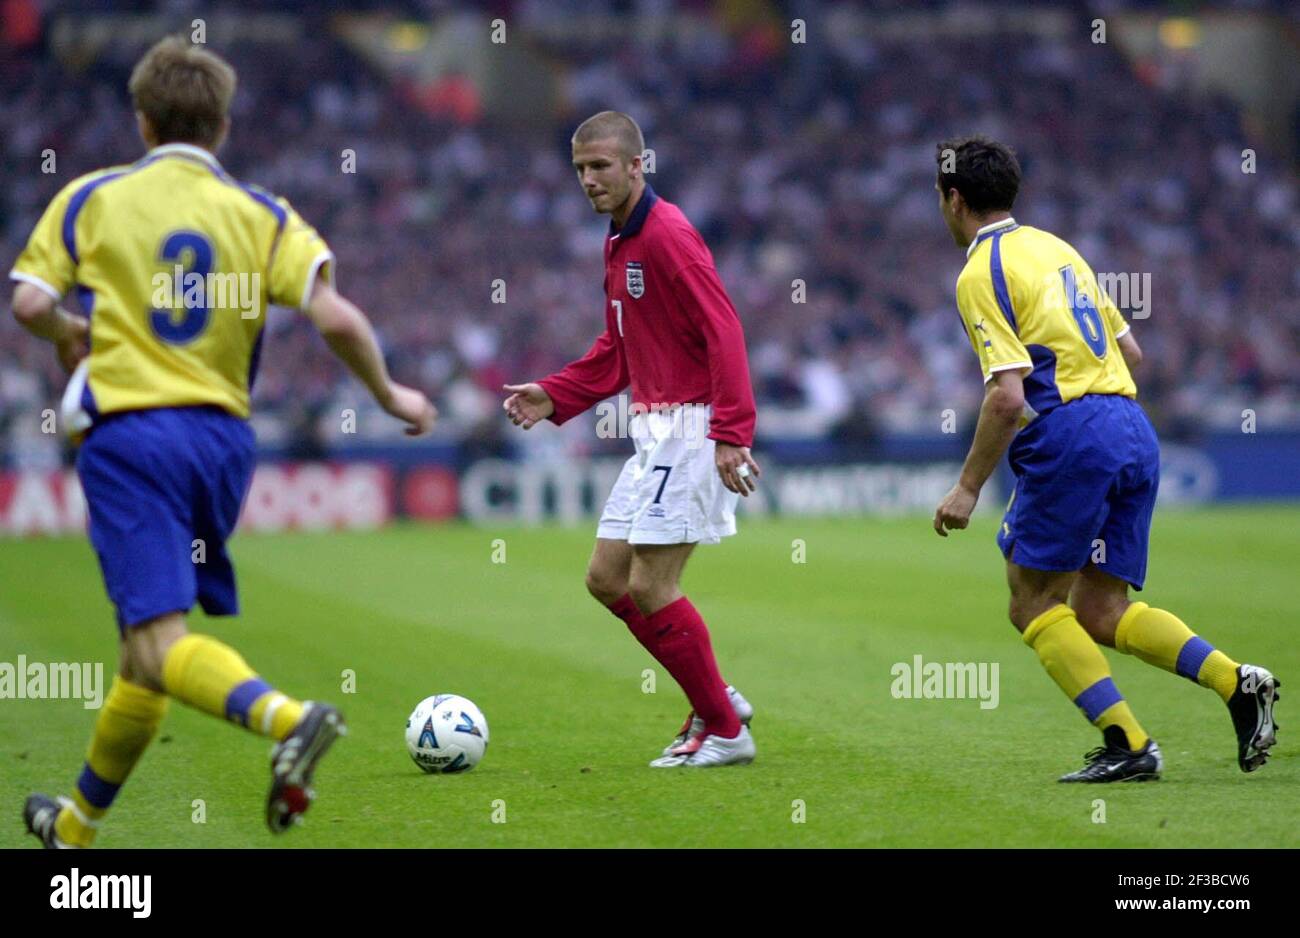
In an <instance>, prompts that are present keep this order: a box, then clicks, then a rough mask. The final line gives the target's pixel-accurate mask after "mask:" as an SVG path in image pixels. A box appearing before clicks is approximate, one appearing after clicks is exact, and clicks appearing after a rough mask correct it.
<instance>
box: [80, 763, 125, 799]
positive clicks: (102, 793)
mask: <svg viewBox="0 0 1300 938" xmlns="http://www.w3.org/2000/svg"><path fill="white" fill-rule="evenodd" d="M121 787H122V785H121V783H120V782H119V783H117V784H114V783H113V782H106V781H104V780H103V779H102V778H100V777H99V776H98V775H96V774H95V770H94V769H92V768H91V767H90V764H89V763H86V764H85V765H84V766H82V769H81V777H80V778H78V779H77V791H79V792H81V797H83V798H85V799H86V800H87V801H89V802H90V803H91V804H92V805H94V806H95V807H96V808H107V807H108V806H109V805H111V804H112V803H113V799H114V798H116V797H117V790H118V789H119V788H121Z"/></svg>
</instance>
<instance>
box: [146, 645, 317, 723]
mask: <svg viewBox="0 0 1300 938" xmlns="http://www.w3.org/2000/svg"><path fill="white" fill-rule="evenodd" d="M163 686H164V687H165V688H166V689H167V693H169V694H170V695H171V696H173V697H175V698H176V699H177V700H179V701H181V702H182V703H186V704H189V705H190V706H191V707H194V708H195V709H198V710H202V711H203V712H204V713H210V714H212V715H213V716H218V717H222V718H224V719H227V720H230V721H231V722H232V723H238V724H240V725H241V726H246V727H248V728H249V729H250V730H252V731H253V732H255V733H260V734H261V735H263V736H270V737H272V738H273V739H284V738H285V737H286V736H288V735H289V731H290V730H292V729H293V727H294V726H295V725H296V724H297V722H298V721H299V720H300V719H302V711H303V705H302V703H301V701H297V700H294V699H293V698H292V697H287V696H285V695H284V694H282V693H280V692H279V691H278V690H276V689H275V688H274V687H272V686H271V685H270V684H268V683H266V681H264V680H262V679H261V678H259V677H258V676H257V675H256V674H255V673H254V671H253V669H252V668H250V667H249V666H248V663H247V662H246V661H244V659H243V658H242V657H241V656H240V654H239V652H237V651H235V650H234V649H233V648H231V647H230V646H229V645H225V644H223V643H221V642H219V641H217V640H216V639H215V638H212V637H211V636H210V635H195V634H193V633H190V634H189V635H186V636H185V637H184V638H182V639H181V640H180V641H178V642H176V644H174V645H172V647H171V648H170V649H169V650H168V652H167V657H166V658H165V659H164V660H163Z"/></svg>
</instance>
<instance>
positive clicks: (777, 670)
mask: <svg viewBox="0 0 1300 938" xmlns="http://www.w3.org/2000/svg"><path fill="white" fill-rule="evenodd" d="M995 524H996V515H995V514H989V515H982V516H977V519H976V521H975V523H974V524H973V526H972V528H971V529H970V530H968V531H965V532H958V533H957V534H956V535H955V536H954V537H951V538H949V539H948V540H946V541H943V540H940V539H939V538H938V537H936V536H935V535H934V533H933V531H932V530H930V528H929V522H928V519H926V518H922V517H910V518H896V519H888V520H881V519H843V520H829V521H801V520H781V521H751V522H744V521H743V520H742V527H741V532H740V535H739V536H738V537H736V538H733V539H731V540H730V541H728V542H725V543H724V544H723V545H722V546H720V547H711V548H702V549H700V550H699V551H697V552H696V555H695V557H694V558H693V560H692V562H691V565H690V567H689V568H688V570H687V574H686V580H685V584H684V585H685V589H686V591H687V593H688V595H690V596H691V598H692V599H693V600H694V602H695V604H696V605H697V606H698V607H699V609H700V610H701V612H702V613H703V615H704V617H705V619H706V620H707V621H708V623H709V626H710V629H711V631H712V633H713V638H714V646H715V649H716V650H717V652H718V656H719V660H720V661H721V663H722V665H723V674H724V676H726V677H727V678H728V680H730V681H732V682H734V683H735V684H737V685H738V686H739V687H740V689H741V690H742V691H743V692H744V693H745V694H746V696H748V697H749V699H750V700H751V701H752V702H753V703H754V704H755V707H756V709H757V715H756V717H755V720H754V724H753V729H754V735H755V739H756V741H757V744H758V759H757V761H756V762H755V763H754V764H753V765H751V766H748V767H743V768H731V769H725V770H720V771H710V772H702V773H688V772H685V771H658V770H652V769H650V768H648V767H647V765H646V763H647V762H648V761H649V760H650V759H651V758H653V757H655V756H656V755H658V753H659V750H660V749H661V748H662V746H663V745H664V744H665V743H666V742H667V741H668V739H670V738H671V736H672V734H673V733H674V732H675V731H676V729H677V727H678V724H679V723H680V721H681V719H682V716H683V715H684V712H685V710H686V709H687V707H686V705H685V703H684V698H683V697H682V696H681V694H680V692H679V691H678V690H677V689H676V686H675V685H674V684H673V683H672V681H671V679H670V678H669V677H668V676H667V675H666V674H663V673H659V674H657V688H656V689H657V692H656V693H645V692H643V685H644V683H645V681H644V678H643V671H644V669H646V668H649V667H651V666H652V665H653V664H654V663H653V662H652V661H651V660H650V659H649V658H648V657H647V656H646V655H645V653H644V652H643V651H642V649H641V647H640V646H639V645H638V644H637V643H636V642H635V641H634V640H633V639H632V638H631V637H630V636H629V635H628V634H627V632H626V630H625V628H624V627H623V625H622V624H621V623H620V622H618V621H617V620H616V619H614V618H613V617H612V616H610V615H609V614H608V613H606V612H605V611H604V610H602V609H601V608H600V607H599V606H598V605H596V603H595V602H594V601H592V600H591V599H590V598H589V597H588V596H587V595H586V592H585V590H584V588H583V571H584V568H585V564H586V561H587V557H588V554H589V551H590V547H591V541H592V537H593V533H592V531H591V530H590V529H587V528H582V529H557V528H543V529H532V530H523V529H492V528H471V527H467V526H460V525H453V526H444V527H396V528H392V529H389V530H386V531H384V532H380V533H366V534H333V533H331V534H293V535H280V536H262V535H246V536H240V537H238V538H236V540H235V542H234V544H233V552H234V555H235V558H236V563H237V566H238V569H239V572H240V583H241V589H242V597H243V603H244V614H243V615H242V616H241V617H240V618H238V619H218V620H210V621H205V620H203V618H202V617H201V616H196V617H195V618H194V620H193V621H192V627H193V628H196V629H197V630H203V631H209V632H212V633H214V634H216V635H218V636H220V637H221V638H222V639H223V640H225V641H227V642H229V643H230V644H232V645H234V646H235V647H236V648H238V649H239V650H240V651H241V652H242V653H243V654H244V656H245V657H246V658H247V659H248V661H249V662H250V663H251V664H252V666H253V667H254V668H255V669H257V670H258V671H259V672H260V673H261V674H262V675H263V676H265V677H266V678H267V679H268V680H270V681H271V682H272V683H274V684H276V685H277V686H279V687H281V688H282V689H284V690H285V691H287V692H289V693H291V694H294V695H296V696H300V697H304V698H321V699H329V700H331V701H334V702H336V703H337V704H339V705H340V706H341V707H342V708H343V710H344V712H345V713H346V714H347V717H348V719H349V722H350V725H351V732H350V735H349V736H348V737H347V738H346V739H344V740H342V741H341V742H340V743H339V744H338V745H337V746H336V747H335V749H334V750H333V752H332V753H331V754H330V756H329V757H328V758H327V759H326V760H325V761H324V762H323V763H322V766H321V769H320V771H319V772H318V774H317V788H318V791H319V799H318V801H317V803H316V805H315V806H314V807H313V809H312V811H311V812H310V813H309V814H308V815H307V818H306V823H305V824H304V825H303V826H302V827H301V828H300V829H298V830H295V831H293V832H292V833H290V834H289V835H287V836H285V837H283V838H273V837H272V836H271V835H270V834H269V833H268V832H267V831H266V829H265V827H264V825H263V821H262V812H263V799H264V797H265V788H266V783H267V779H268V771H267V756H268V754H269V750H270V745H269V743H268V742H267V741H265V740H262V739H259V738H257V737H254V736H253V735H251V734H249V733H247V732H246V731H243V730H241V729H237V728H234V727H231V726H229V725H226V724H224V723H222V722H221V721H218V720H214V719H212V718H210V717H207V716H204V715H201V714H197V713H195V712H192V711H189V710H187V709H186V708H185V707H183V706H180V705H177V704H173V707H172V710H171V712H170V714H169V715H168V717H167V720H166V722H165V723H164V725H163V730H162V733H161V736H160V739H159V740H158V741H156V742H155V744H154V745H153V746H152V747H151V749H150V750H149V751H148V752H147V753H146V755H145V756H144V758H143V760H142V761H141V764H140V765H139V767H138V769H137V771H136V774H135V775H134V777H133V778H132V779H131V780H130V782H129V783H128V784H127V785H126V786H125V787H124V789H123V791H122V794H121V795H120V796H119V798H118V802H117V804H116V806H115V807H114V809H113V811H112V813H111V814H110V816H109V818H108V820H107V822H106V824H105V826H104V829H103V830H102V832H101V833H100V836H99V840H98V845H99V846H102V847H161V846H174V847H269V846H276V847H281V846H283V847H344V846H346V847H382V846H406V847H495V846H501V847H550V846H555V847H610V846H620V847H645V846H658V847H676V846H688V847H697V846H721V847H742V846H755V847H756V846H778V847H813V846H816V847H829V846H843V847H923V846H924V847H950V846H951V847H989V846H992V847H1050V846H1080V847H1093V846H1096V847H1193V846H1195V847H1286V846H1289V847H1295V846H1300V828H1297V827H1296V825H1295V823H1294V819H1295V818H1296V817H1300V760H1297V758H1296V752H1297V740H1300V724H1297V721H1296V718H1295V717H1290V718H1288V716H1289V713H1290V710H1291V709H1292V708H1294V707H1295V706H1296V704H1295V697H1294V695H1296V694H1300V648H1298V647H1297V643H1296V640H1295V634H1296V631H1295V628H1296V622H1295V614H1296V603H1295V599H1294V582H1295V571H1296V565H1297V560H1298V559H1300V535H1298V534H1297V530H1300V506H1295V505H1275V506H1260V507H1252V508H1215V509H1201V510H1195V511H1182V512H1180V511H1163V512H1160V513H1158V515H1157V518H1156V524H1155V530H1154V534H1153V544H1152V563H1151V570H1150V577H1149V580H1148V584H1147V590H1146V593H1145V594H1144V595H1143V598H1144V599H1147V600H1149V601H1150V602H1152V603H1154V604H1156V605H1160V606H1164V607H1166V608H1169V609H1171V610H1173V611H1175V612H1176V613H1178V614H1179V615H1180V616H1182V617H1183V618H1184V619H1185V620H1186V621H1187V622H1188V623H1189V624H1190V625H1191V626H1192V628H1193V629H1194V630H1196V631H1197V632H1199V633H1200V634H1202V635H1203V636H1204V637H1205V638H1206V639H1207V640H1209V641H1210V642H1211V643H1213V644H1214V645H1216V647H1220V648H1222V649H1223V650H1225V651H1226V652H1227V653H1228V654H1229V655H1231V656H1233V657H1235V658H1237V660H1244V661H1248V662H1253V663H1258V664H1262V665H1265V666H1267V667H1269V668H1270V669H1272V670H1273V671H1274V673H1276V674H1277V675H1278V676H1279V677H1280V678H1281V680H1282V681H1283V684H1284V685H1286V686H1287V687H1289V688H1290V689H1291V691H1292V692H1291V694H1287V693H1284V694H1283V698H1284V699H1283V700H1282V703H1281V705H1280V707H1279V715H1280V721H1281V724H1282V727H1283V730H1282V735H1281V743H1280V745H1279V746H1278V748H1276V749H1275V750H1274V756H1273V759H1272V761H1271V762H1270V763H1269V765H1267V766H1266V767H1265V768H1264V769H1262V770H1261V771H1259V772H1257V773H1255V774H1253V775H1249V776H1247V775H1243V774H1242V773H1241V772H1240V771H1239V770H1238V769H1237V766H1236V760H1235V746H1234V742H1233V735H1232V729H1231V723H1230V721H1229V719H1228V716H1227V712H1226V710H1225V709H1224V707H1223V705H1222V704H1221V703H1220V702H1219V700H1218V698H1217V697H1216V696H1215V695H1214V694H1213V693H1212V692H1211V691H1208V690H1205V689H1202V688H1198V687H1196V686H1194V685H1192V684H1191V683H1189V682H1187V681H1185V680H1183V679H1182V678H1178V677H1175V676H1173V675H1170V674H1166V673H1164V672H1161V671H1158V670H1156V669H1154V668H1152V667H1149V666H1147V665H1144V664H1142V663H1141V662H1140V661H1138V660H1136V659H1134V658H1129V657H1126V656H1122V655H1119V654H1117V653H1115V652H1107V655H1108V658H1109V659H1110V661H1111V663H1112V667H1113V670H1114V675H1115V680H1116V683H1117V684H1118V686H1119V688H1120V690H1121V691H1122V692H1123V693H1124V695H1125V696H1126V697H1127V698H1128V700H1129V701H1130V702H1131V704H1132V705H1133V708H1134V710H1135V712H1136V714H1137V716H1138V718H1139V719H1140V720H1141V721H1142V722H1143V723H1144V725H1145V726H1146V728H1147V729H1148V731H1150V732H1151V733H1152V735H1153V736H1155V737H1156V739H1157V740H1158V741H1159V742H1160V745H1161V748H1162V749H1163V751H1164V753H1165V758H1166V769H1165V776H1164V778H1163V779H1162V780H1161V781H1160V782H1158V783H1156V784H1144V785H1114V786H1065V785H1058V784H1057V783H1056V781H1055V779H1056V776H1057V775H1058V774H1060V773H1062V772H1065V771H1067V770H1070V769H1073V768H1076V767H1077V766H1078V765H1080V764H1081V757H1082V754H1083V753H1084V751H1085V750H1087V749H1089V748H1091V747H1092V746H1093V745H1095V743H1096V741H1097V740H1098V736H1097V734H1096V732H1095V731H1094V730H1093V729H1092V728H1091V727H1089V726H1088V725H1087V724H1086V723H1085V722H1084V720H1083V719H1082V717H1081V716H1080V715H1079V713H1078V711H1077V710H1076V709H1075V708H1074V706H1073V705H1072V704H1070V703H1069V701H1067V700H1066V699H1065V698H1064V697H1063V696H1062V694H1061V693H1060V691H1059V690H1057V689H1056V687H1055V686H1054V685H1053V684H1052V683H1051V681H1050V680H1049V679H1048V678H1047V676H1046V675H1045V674H1044V673H1043V672H1042V670H1041V669H1040V667H1039V665H1038V662H1037V660H1036V659H1035V657H1034V655H1033V654H1032V652H1030V651H1029V649H1027V648H1025V647H1024V645H1023V644H1022V643H1021V642H1020V641H1019V639H1018V636H1017V635H1016V632H1015V630H1014V629H1013V628H1012V627H1011V625H1010V624H1009V623H1008V622H1007V620H1006V616H1005V609H1006V595H1005V593H1006V589H1005V586H1004V582H1003V570H1002V560H1001V557H1000V556H999V555H998V552H997V550H996V548H995V546H994V544H993V533H994V531H993V528H994V525H995ZM498 538H500V539H502V540H503V541H504V545H505V562H504V563H494V562H493V555H494V550H496V553H497V559H500V552H499V550H497V549H496V548H494V544H493V541H494V539H498ZM796 539H800V540H802V542H803V543H804V545H805V548H804V549H805V551H806V557H805V560H806V562H804V563H796V562H793V561H792V556H793V555H794V553H795V550H796V547H795V546H794V542H795V541H796ZM115 649H116V636H115V630H114V626H113V622H112V615H111V610H110V607H109V605H108V602H107V600H106V599H105V597H104V593H103V589H102V584H101V581H100V579H99V574H98V568H97V566H96V564H95V561H94V558H93V555H92V552H91V550H90V547H89V545H88V544H87V542H86V541H85V540H84V539H81V538H65V539H50V540H36V541H27V542H13V541H9V542H3V543H0V661H7V662H11V663H12V662H15V661H16V660H17V656H18V655H19V654H23V655H26V657H27V659H28V660H29V661H44V662H48V661H102V662H105V664H106V667H105V672H106V673H105V679H106V682H107V680H108V677H109V675H110V674H111V672H112V670H113V664H114V662H115V656H116V650H115ZM918 654H919V655H921V656H923V658H924V660H926V661H939V662H949V661H954V662H966V661H970V662H990V663H991V662H997V663H998V664H999V674H1000V699H999V704H998V706H997V707H996V708H994V709H988V710H985V709H981V708H980V706H979V702H978V701H977V700H973V699H964V700H924V699H922V700H917V699H911V700H908V699H895V698H894V697H893V696H892V695H891V693H890V688H891V684H892V683H893V677H892V676H891V673H890V668H891V666H892V665H893V664H894V663H896V662H905V663H910V662H911V661H912V658H913V656H914V655H918ZM345 670H351V671H352V672H354V673H355V692H354V693H343V692H342V689H341V688H342V684H343V681H344V677H343V673H344V671H345ZM436 692H452V693H459V694H463V695H465V696H468V697H470V698H472V699H473V700H474V701H476V702H477V703H478V704H479V705H480V706H481V707H482V708H483V710H484V712H485V713H486V714H487V717H488V720H489V723H490V725H491V740H492V741H491V746H490V747H489V749H488V753H487V756H486V758H485V759H484V761H483V763H482V764H481V765H480V766H479V767H478V768H477V769H475V770H474V771H473V772H470V773H467V774H465V775H459V776H448V777H438V776H426V775H423V774H421V773H420V772H419V771H418V770H417V769H416V767H415V766H414V765H413V764H412V763H411V761H410V760H409V758H408V756H407V754H406V751H405V748H404V745H403V741H402V733H403V724H404V722H405V719H406V716H407V714H408V713H409V712H410V710H411V708H412V707H413V706H414V705H415V703H416V702H417V701H418V700H420V699H421V698H422V697H424V696H426V695H428V694H432V693H436ZM0 715H2V718H0V765H2V766H3V770H2V771H0V847H17V846H22V845H25V844H26V845H34V841H31V840H30V838H27V837H25V835H24V834H23V833H22V826H21V820H20V810H21V806H22V801H23V798H24V796H25V795H26V794H27V793H28V792H30V791H33V790H43V791H47V792H50V793H56V792H63V791H66V790H67V789H68V788H69V786H70V785H71V784H72V782H73V780H74V778H75V776H76V774H77V772H78V771H79V770H80V766H81V760H82V756H83V753H84V749H85V744H86V739H87V737H88V734H89V732H90V729H91V725H92V722H93V717H94V714H93V712H92V711H88V710H85V709H83V707H82V704H81V702H80V701H74V700H56V701H32V700H0ZM1096 799H1103V800H1104V806H1100V807H1099V806H1097V805H1096V804H1095V803H1094V802H1095V800H1096ZM196 800H202V802H203V805H204V811H205V814H206V818H205V821H204V822H203V823H196V822H195V820H194V816H195V814H196V808H195V806H194V804H195V801H196ZM800 806H802V807H800ZM1103 810H1104V823H1098V822H1097V819H1099V818H1100V816H1101V812H1102V811H1103ZM502 820H504V823H501V821H502Z"/></svg>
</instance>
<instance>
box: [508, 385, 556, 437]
mask: <svg viewBox="0 0 1300 938" xmlns="http://www.w3.org/2000/svg"><path fill="white" fill-rule="evenodd" d="M501 390H503V391H507V392H509V394H510V396H509V397H507V398H506V399H505V400H504V401H503V402H502V404H501V408H502V410H504V411H505V412H506V416H507V417H509V418H510V422H511V423H513V424H514V425H515V426H516V427H523V428H524V429H525V430H531V429H532V428H533V427H534V426H536V425H537V424H538V423H540V422H541V421H543V420H545V419H546V418H547V417H549V416H551V414H553V413H555V402H554V401H552V400H551V395H549V394H547V393H546V389H545V388H543V387H542V386H541V385H540V384H535V383H528V384H506V385H503V386H502V388H501Z"/></svg>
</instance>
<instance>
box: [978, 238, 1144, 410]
mask: <svg viewBox="0 0 1300 938" xmlns="http://www.w3.org/2000/svg"><path fill="white" fill-rule="evenodd" d="M957 309H958V312H960V313H961V317H962V322H963V323H964V324H965V326H966V330H967V335H968V337H969V338H970V342H971V347H972V348H973V349H974V350H975V354H976V355H978V356H979V360H980V369H981V370H982V371H983V373H984V380H985V381H990V380H992V379H993V376H994V375H995V374H996V373H997V372H1000V371H1011V370H1015V371H1018V372H1020V373H1021V374H1022V375H1023V380H1024V387H1025V401H1026V403H1027V405H1028V410H1029V411H1031V412H1030V413H1028V414H1027V416H1029V417H1030V418H1032V417H1033V415H1034V414H1042V413H1046V412H1047V411H1049V410H1051V409H1053V408H1055V407H1057V406H1059V405H1061V404H1063V403H1068V402H1069V401H1073V400H1077V399H1078V398H1080V397H1083V396H1084V395H1087V394H1117V395H1120V396H1123V397H1136V396H1137V387H1136V386H1135V385H1134V384H1133V379H1132V377H1131V376H1130V374H1129V371H1128V366H1127V364H1126V363H1125V362H1124V357H1123V355H1122V354H1121V353H1120V350H1119V347H1118V344H1117V339H1116V336H1118V335H1120V334H1121V333H1122V332H1124V331H1125V329H1126V328H1127V326H1126V325H1125V323H1124V319H1123V317H1122V316H1120V314H1119V310H1117V309H1116V308H1115V304H1114V303H1113V302H1111V299H1110V297H1109V296H1107V295H1106V293H1105V291H1103V290H1101V289H1100V288H1099V287H1098V284H1097V278H1096V275H1095V274H1094V273H1093V271H1092V268H1090V267H1089V266H1088V264H1087V262H1086V261H1084V259H1083V258H1082V257H1080V256H1079V253H1078V252H1077V251H1075V250H1074V248H1072V247H1071V246H1070V245H1069V244H1067V243H1066V242H1065V241H1062V240H1061V239H1060V238H1058V237H1056V236H1055V235H1052V234H1050V233H1048V232H1046V231H1042V230H1040V229H1037V228H1032V227H1028V226H1025V225H1018V224H1017V223H1016V222H1015V220H1014V219H1012V218H1009V217H1008V218H1004V219H1001V220H999V221H996V222H993V223H992V224H990V225H986V226H985V227H984V228H981V229H980V230H979V231H978V232H976V236H975V238H974V239H973V240H972V241H971V243H970V245H969V248H968V250H967V260H966V266H965V268H964V269H963V270H962V272H961V276H960V277H958V278H957Z"/></svg>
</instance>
